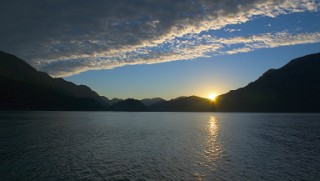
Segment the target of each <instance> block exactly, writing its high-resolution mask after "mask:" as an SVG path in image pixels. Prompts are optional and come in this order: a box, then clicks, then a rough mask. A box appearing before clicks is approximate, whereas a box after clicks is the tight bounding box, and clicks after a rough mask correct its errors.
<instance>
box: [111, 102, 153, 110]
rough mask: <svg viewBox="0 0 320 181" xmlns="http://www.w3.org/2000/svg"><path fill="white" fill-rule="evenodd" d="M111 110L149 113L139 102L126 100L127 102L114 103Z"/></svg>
mask: <svg viewBox="0 0 320 181" xmlns="http://www.w3.org/2000/svg"><path fill="white" fill-rule="evenodd" d="M109 110H111V111H129V112H139V111H147V107H146V106H145V105H144V104H143V103H142V102H140V101H139V100H136V99H126V100H123V101H120V102H117V103H114V104H113V105H112V106H111V107H110V109H109Z"/></svg>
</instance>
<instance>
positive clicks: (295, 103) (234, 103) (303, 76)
mask: <svg viewBox="0 0 320 181" xmlns="http://www.w3.org/2000/svg"><path fill="white" fill-rule="evenodd" d="M216 104H217V108H218V111H232V112H320V53H318V54H312V55H307V56H304V57H300V58H297V59H294V60H292V61H290V62H289V63H288V64H286V65H285V66H283V67H281V68H279V69H271V70H269V71H267V72H266V73H264V74H263V75H262V76H261V77H260V78H259V79H258V80H256V81H254V82H252V83H250V84H248V85H247V86H245V87H243V88H240V89H237V90H233V91H230V92H229V93H226V94H224V95H221V96H219V97H218V98H217V99H216Z"/></svg>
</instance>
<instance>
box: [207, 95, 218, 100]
mask: <svg viewBox="0 0 320 181" xmlns="http://www.w3.org/2000/svg"><path fill="white" fill-rule="evenodd" d="M216 97H217V94H215V93H211V94H210V95H209V97H208V98H209V99H210V100H212V101H214V100H215V99H216Z"/></svg>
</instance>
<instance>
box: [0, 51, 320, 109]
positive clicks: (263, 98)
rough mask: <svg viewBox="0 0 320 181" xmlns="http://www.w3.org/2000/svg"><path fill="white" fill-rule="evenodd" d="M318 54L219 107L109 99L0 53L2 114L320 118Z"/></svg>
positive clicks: (192, 100) (200, 101) (199, 101)
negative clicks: (300, 114) (58, 112)
mask: <svg viewBox="0 0 320 181" xmlns="http://www.w3.org/2000/svg"><path fill="white" fill-rule="evenodd" d="M319 70H320V53H318V54H312V55H307V56H304V57H301V58H297V59H294V60H292V61H290V62H289V63H288V64H287V65H285V66H283V67H282V68H280V69H271V70H269V71H267V72H266V73H264V74H263V75H262V76H261V77H260V78H258V79H257V80H256V81H254V82H252V83H250V84H248V85H247V86H245V87H243V88H240V89H237V90H232V91H230V92H228V93H226V94H223V95H220V96H218V97H217V98H216V101H211V100H209V99H206V98H201V97H197V96H189V97H178V98H176V99H171V100H169V101H166V100H164V99H162V98H151V99H142V100H136V99H125V100H122V99H117V98H114V99H111V100H110V99H108V98H106V97H104V96H100V95H98V94H97V93H96V92H94V91H93V90H91V89H90V88H89V87H87V86H85V85H76V84H74V83H72V82H68V81H65V80H64V79H62V78H52V77H50V76H49V75H48V74H46V73H43V72H39V71H37V70H36V69H34V68H33V67H31V66H30V65H28V64H27V63H26V62H24V61H23V60H21V59H19V58H18V57H15V56H13V55H10V54H8V53H5V52H0V85H1V87H0V110H73V111H168V112H181V111H185V112H212V111H221V112H320V94H319V92H320V71H319Z"/></svg>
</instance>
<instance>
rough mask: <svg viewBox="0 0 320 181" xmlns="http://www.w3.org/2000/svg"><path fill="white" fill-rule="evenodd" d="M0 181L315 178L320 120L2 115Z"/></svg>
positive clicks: (251, 115)
mask: <svg viewBox="0 0 320 181" xmlns="http://www.w3.org/2000/svg"><path fill="white" fill-rule="evenodd" d="M0 161H1V162H0V180H1V181H5V180H137V179H138V180H320V114H270V113H126V112H0Z"/></svg>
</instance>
